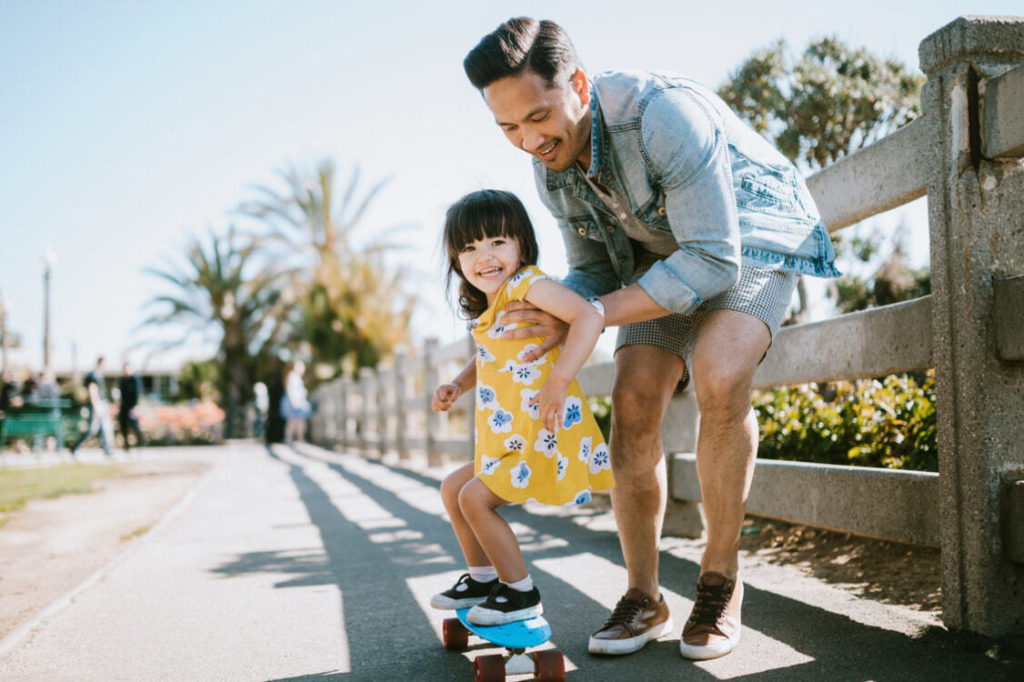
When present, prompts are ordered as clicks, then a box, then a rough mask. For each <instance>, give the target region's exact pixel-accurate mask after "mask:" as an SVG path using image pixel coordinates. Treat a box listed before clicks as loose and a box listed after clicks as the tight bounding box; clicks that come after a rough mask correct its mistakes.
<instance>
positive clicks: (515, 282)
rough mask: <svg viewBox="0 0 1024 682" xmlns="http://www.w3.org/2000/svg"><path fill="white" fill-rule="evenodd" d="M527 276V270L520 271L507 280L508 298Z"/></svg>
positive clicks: (528, 272)
mask: <svg viewBox="0 0 1024 682" xmlns="http://www.w3.org/2000/svg"><path fill="white" fill-rule="evenodd" d="M529 274H530V271H529V270H520V271H519V272H517V273H516V274H514V275H512V277H510V278H509V280H508V294H509V296H511V295H512V292H513V291H515V288H516V287H517V286H519V283H520V282H522V281H523V280H524V279H525V278H526V276H527V275H529Z"/></svg>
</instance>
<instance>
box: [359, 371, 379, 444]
mask: <svg viewBox="0 0 1024 682" xmlns="http://www.w3.org/2000/svg"><path fill="white" fill-rule="evenodd" d="M374 383H375V382H374V376H373V370H372V369H370V368H369V367H363V368H361V369H360V370H359V393H360V394H361V395H362V398H363V414H362V423H361V424H360V429H359V449H360V450H362V451H363V454H364V455H368V454H369V453H370V448H371V446H372V445H373V441H372V440H371V439H370V425H371V424H373V419H372V417H371V415H372V414H373V409H374V408H375V407H376V403H377V400H376V391H375V389H376V386H374Z"/></svg>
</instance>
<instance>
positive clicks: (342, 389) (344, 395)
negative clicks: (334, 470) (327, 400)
mask: <svg viewBox="0 0 1024 682" xmlns="http://www.w3.org/2000/svg"><path fill="white" fill-rule="evenodd" d="M351 385H352V381H351V380H350V379H349V378H348V377H342V378H341V379H340V380H339V381H338V444H339V445H341V447H342V449H346V448H348V447H349V446H350V445H351V444H352V441H351V436H350V435H349V425H348V420H349V414H348V396H349V392H350V391H349V389H350V387H351Z"/></svg>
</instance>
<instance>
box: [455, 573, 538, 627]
mask: <svg viewBox="0 0 1024 682" xmlns="http://www.w3.org/2000/svg"><path fill="white" fill-rule="evenodd" d="M542 613H544V607H543V606H542V605H541V603H540V592H539V591H538V590H537V588H536V587H535V588H533V589H532V590H530V591H529V592H520V591H519V590H513V589H512V588H511V587H509V586H508V585H506V584H504V583H500V582H499V583H498V584H497V585H495V586H494V588H493V589H492V590H491V593H490V594H489V595H487V601H485V602H484V603H482V604H477V605H476V606H474V607H473V608H471V609H470V610H469V613H467V614H466V620H468V621H469V622H470V623H472V624H473V625H504V624H505V623H514V622H515V621H517V620H527V619H529V618H533V617H534V616H539V615H540V614H542Z"/></svg>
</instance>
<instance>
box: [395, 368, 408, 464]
mask: <svg viewBox="0 0 1024 682" xmlns="http://www.w3.org/2000/svg"><path fill="white" fill-rule="evenodd" d="M408 366H409V358H408V356H406V354H405V353H395V386H394V392H395V450H397V451H398V459H409V446H408V445H407V444H406V443H407V439H406V436H405V431H406V429H408V428H409V420H408V417H407V416H406V412H405V400H406V397H407V396H408V395H409V377H407V376H406V369H407V368H408Z"/></svg>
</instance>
